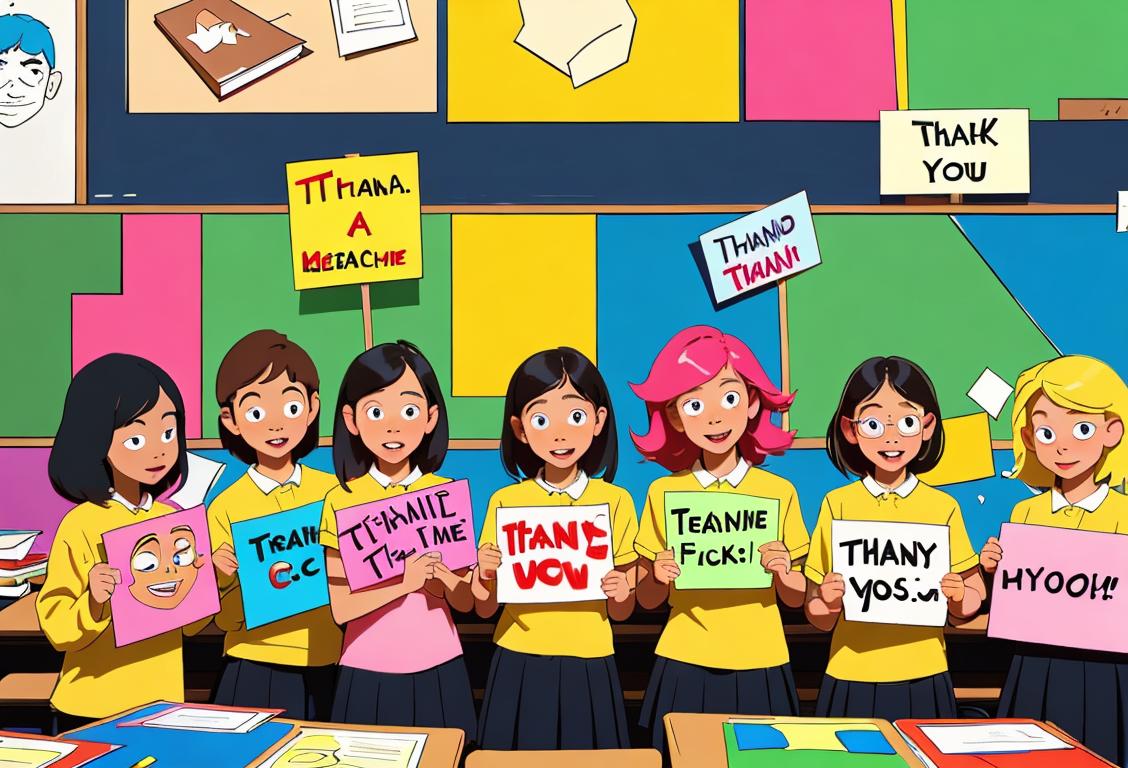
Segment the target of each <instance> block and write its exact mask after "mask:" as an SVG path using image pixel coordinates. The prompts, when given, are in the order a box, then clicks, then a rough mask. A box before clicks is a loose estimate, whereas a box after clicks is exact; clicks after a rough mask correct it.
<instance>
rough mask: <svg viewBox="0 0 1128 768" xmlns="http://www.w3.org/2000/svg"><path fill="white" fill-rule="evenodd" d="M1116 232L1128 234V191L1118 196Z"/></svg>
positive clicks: (1119, 193)
mask: <svg viewBox="0 0 1128 768" xmlns="http://www.w3.org/2000/svg"><path fill="white" fill-rule="evenodd" d="M1116 231H1117V232H1128V191H1122V192H1118V193H1117V194H1116Z"/></svg>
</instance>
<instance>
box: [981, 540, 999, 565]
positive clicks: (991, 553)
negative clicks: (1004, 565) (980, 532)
mask: <svg viewBox="0 0 1128 768" xmlns="http://www.w3.org/2000/svg"><path fill="white" fill-rule="evenodd" d="M1002 559H1003V547H1002V545H1001V544H999V540H998V539H996V538H995V537H994V536H992V537H991V538H989V539H987V543H986V544H984V545H983V551H982V552H980V553H979V564H980V565H981V566H983V571H984V573H994V572H995V571H996V570H998V568H999V561H1000V560H1002Z"/></svg>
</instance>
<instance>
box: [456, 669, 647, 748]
mask: <svg viewBox="0 0 1128 768" xmlns="http://www.w3.org/2000/svg"><path fill="white" fill-rule="evenodd" d="M478 735H479V743H480V746H481V747H482V749H626V748H628V747H630V736H629V734H628V732H627V713H626V710H625V709H624V707H623V690H622V687H621V686H620V684H619V670H618V668H617V667H616V666H615V657H614V656H607V657H604V658H597V659H581V658H578V657H575V656H534V655H531V654H527V653H517V652H516V651H510V650H508V649H506V648H500V647H499V648H498V649H497V650H496V651H495V652H494V657H493V661H492V662H490V674H489V679H488V680H487V681H486V697H485V700H484V701H483V702H482V719H481V722H480V723H479V728H478Z"/></svg>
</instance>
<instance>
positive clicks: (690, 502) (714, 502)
mask: <svg viewBox="0 0 1128 768" xmlns="http://www.w3.org/2000/svg"><path fill="white" fill-rule="evenodd" d="M777 539H779V499H765V498H761V497H759V496H746V495H744V494H741V493H712V492H709V491H670V492H668V493H666V546H667V547H669V548H670V549H672V550H673V551H674V559H675V560H676V561H677V562H678V565H680V566H681V575H680V576H678V580H677V583H676V586H677V588H678V589H764V588H766V587H770V586H771V585H772V575H771V574H770V573H767V572H766V571H765V570H764V568H763V566H761V565H760V553H759V552H758V551H757V550H758V549H759V548H760V547H761V546H763V545H764V544H767V543H768V542H769V541H776V540H777Z"/></svg>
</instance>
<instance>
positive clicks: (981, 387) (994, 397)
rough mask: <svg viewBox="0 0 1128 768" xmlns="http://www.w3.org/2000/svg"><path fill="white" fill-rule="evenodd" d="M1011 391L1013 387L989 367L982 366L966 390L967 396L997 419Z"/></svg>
mask: <svg viewBox="0 0 1128 768" xmlns="http://www.w3.org/2000/svg"><path fill="white" fill-rule="evenodd" d="M1011 392H1014V387H1012V386H1011V385H1010V384H1008V383H1007V382H1006V381H1004V380H1003V378H1002V377H1001V376H999V374H997V373H995V372H994V371H992V370H991V369H990V368H984V369H983V373H981V374H979V378H978V379H976V380H975V383H974V384H972V385H971V389H969V390H968V391H967V396H968V397H970V398H971V399H972V400H974V401H975V404H976V405H978V406H979V407H980V408H982V409H983V410H985V411H987V413H989V414H990V415H991V418H992V419H997V418H999V414H1000V413H1002V410H1003V406H1004V405H1006V404H1007V398H1008V397H1010V394H1011Z"/></svg>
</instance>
